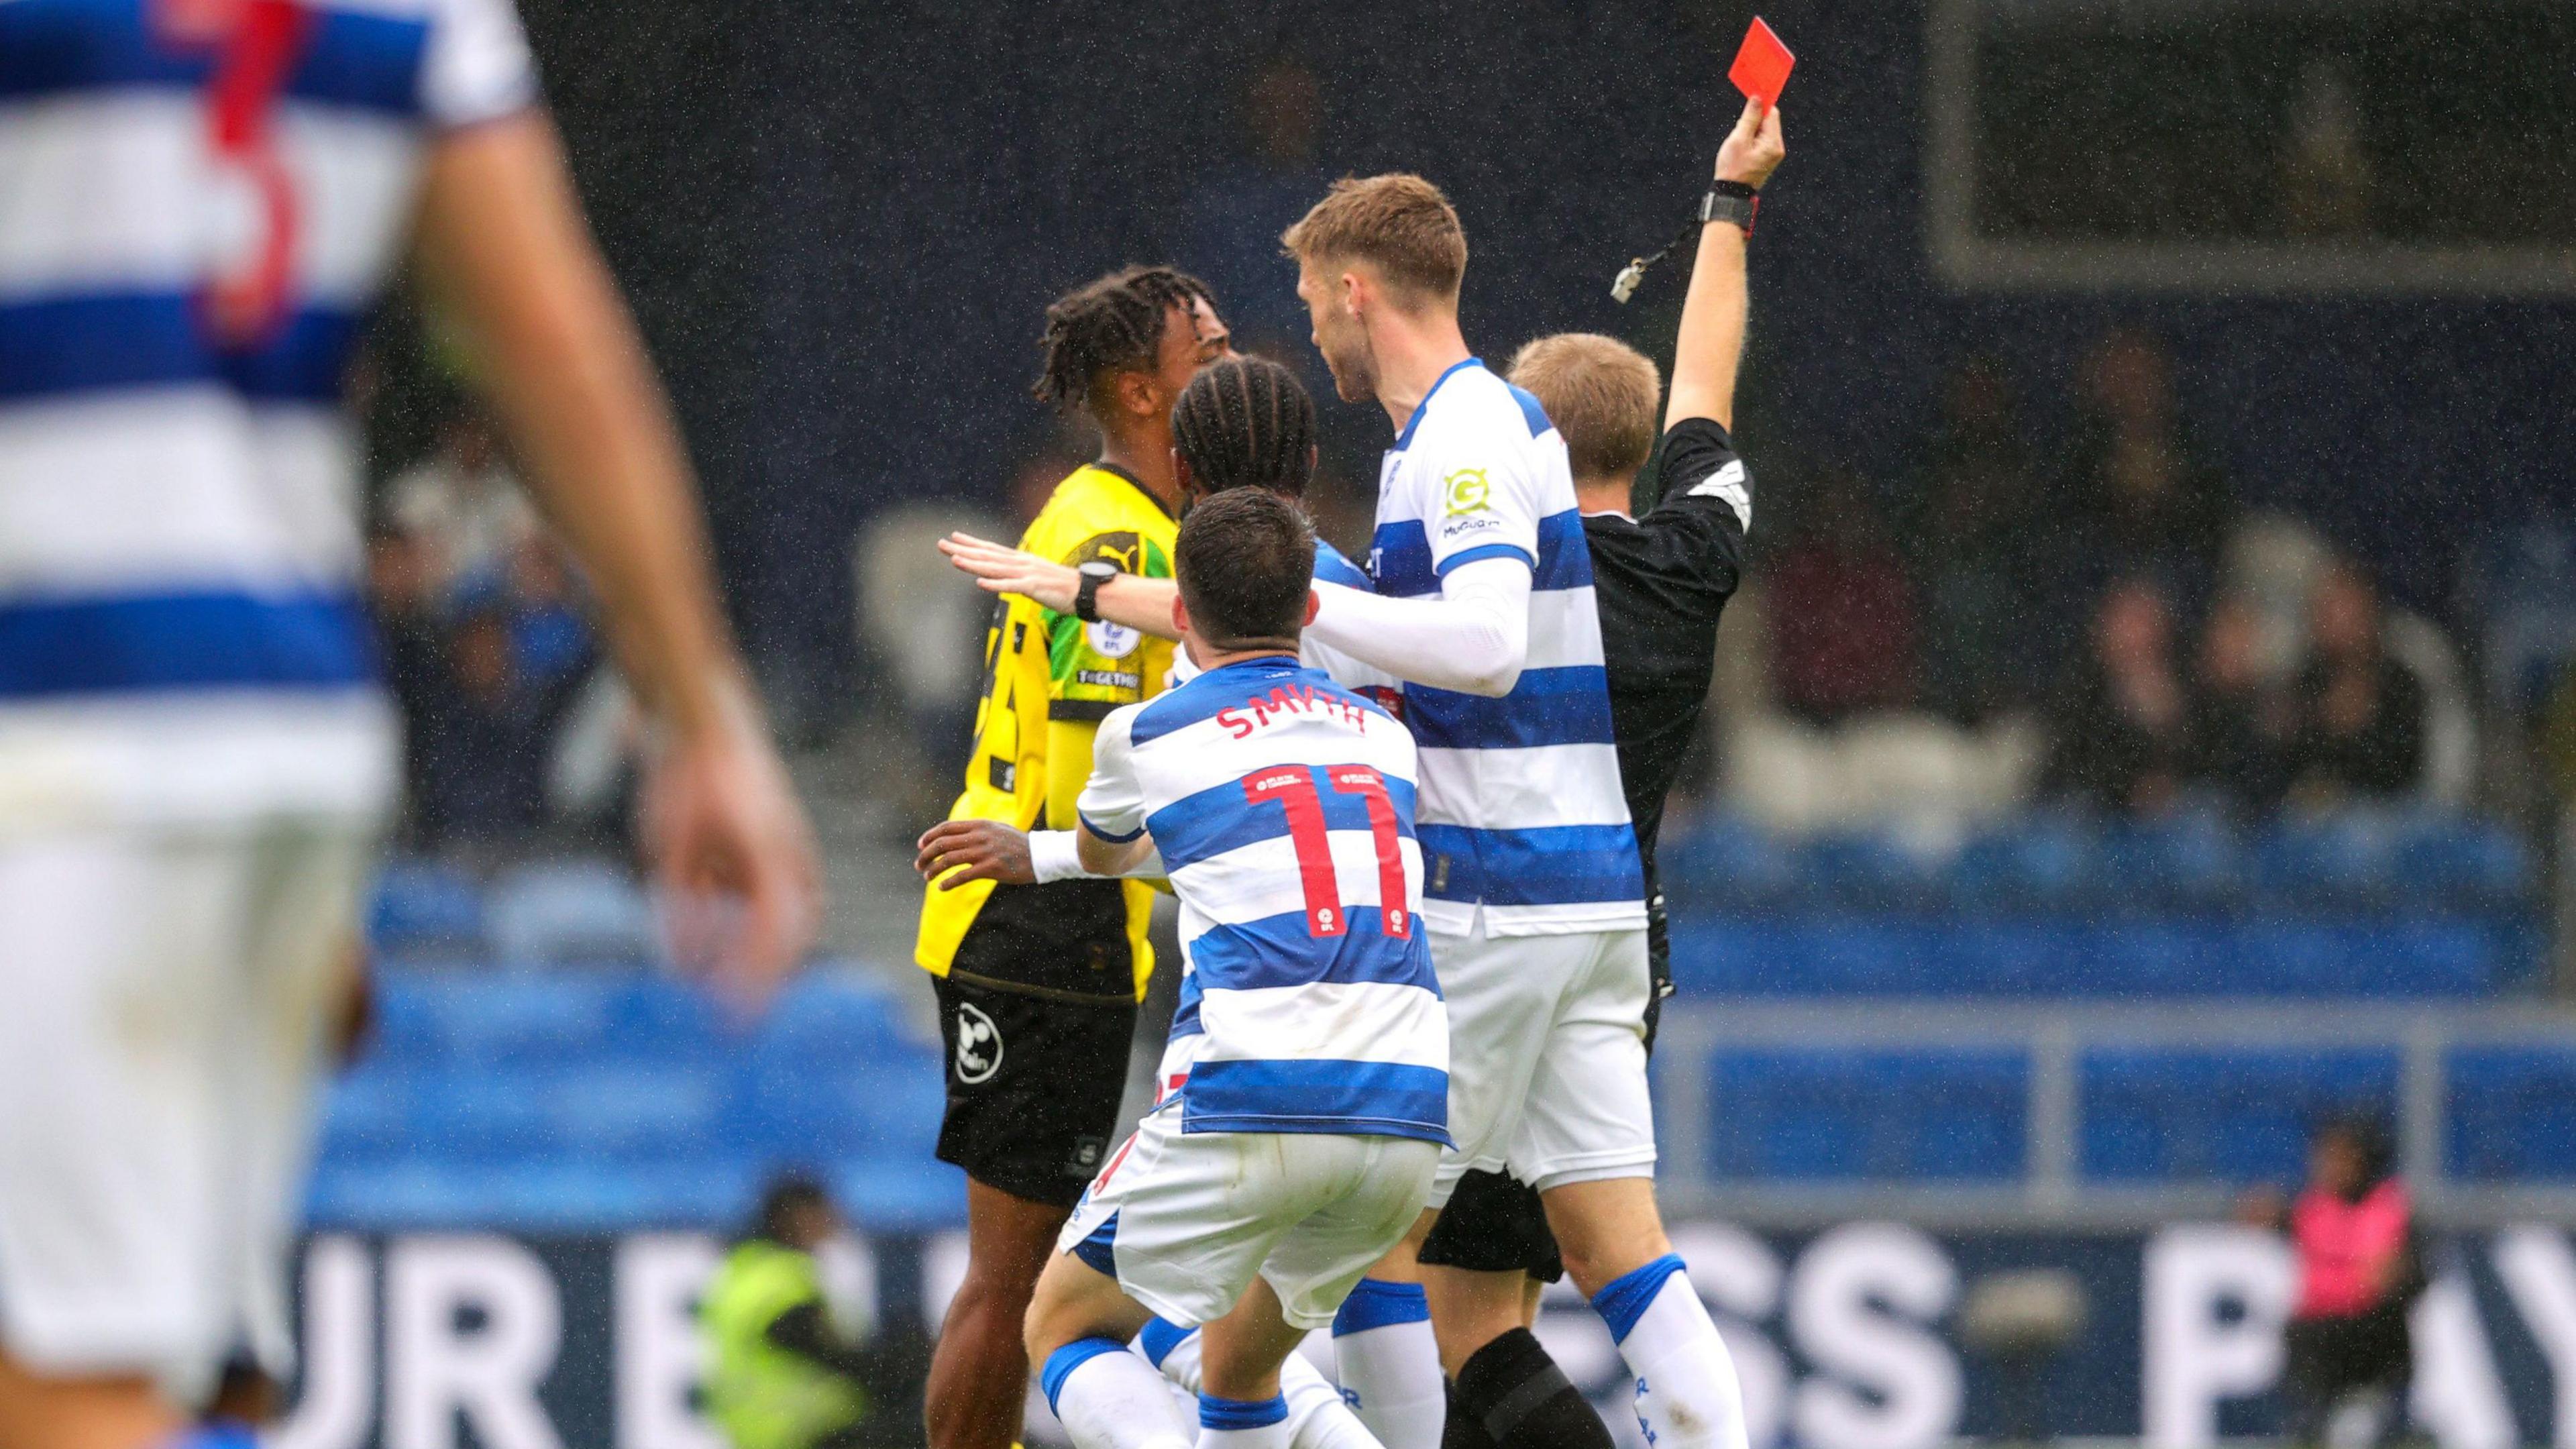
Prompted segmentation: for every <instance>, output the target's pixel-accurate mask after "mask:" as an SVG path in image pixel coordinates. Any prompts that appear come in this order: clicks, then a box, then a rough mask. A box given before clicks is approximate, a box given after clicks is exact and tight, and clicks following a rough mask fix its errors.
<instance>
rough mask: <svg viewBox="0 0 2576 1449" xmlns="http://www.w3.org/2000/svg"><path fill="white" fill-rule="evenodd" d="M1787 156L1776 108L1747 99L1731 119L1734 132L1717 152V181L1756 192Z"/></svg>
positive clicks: (1757, 99)
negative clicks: (1731, 183)
mask: <svg viewBox="0 0 2576 1449" xmlns="http://www.w3.org/2000/svg"><path fill="white" fill-rule="evenodd" d="M1788 155H1789V147H1788V143H1787V142H1785V141H1783V140H1781V138H1780V108H1779V107H1777V106H1767V107H1766V106H1764V105H1763V104H1762V99H1761V97H1759V96H1747V97H1746V98H1745V101H1744V114H1743V115H1741V116H1738V117H1736V118H1735V129H1734V130H1733V131H1732V132H1730V133H1728V135H1727V138H1726V142H1725V144H1724V145H1721V146H1719V147H1718V148H1717V179H1718V180H1720V181H1741V182H1743V183H1744V184H1745V185H1747V186H1752V187H1757V188H1758V187H1760V186H1761V185H1762V183H1763V182H1765V181H1768V180H1770V179H1771V173H1772V172H1774V171H1777V170H1779V169H1780V163H1781V162H1782V161H1783V160H1785V159H1787V157H1788Z"/></svg>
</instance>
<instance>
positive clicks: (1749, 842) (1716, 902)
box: [1655, 815, 1798, 911]
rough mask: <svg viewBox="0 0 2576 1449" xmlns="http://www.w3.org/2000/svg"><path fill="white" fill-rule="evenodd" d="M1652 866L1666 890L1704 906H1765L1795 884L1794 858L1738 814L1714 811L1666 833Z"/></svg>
mask: <svg viewBox="0 0 2576 1449" xmlns="http://www.w3.org/2000/svg"><path fill="white" fill-rule="evenodd" d="M1655 865H1656V869H1657V871H1658V872H1659V873H1660V875H1661V876H1662V878H1663V885H1664V892H1665V894H1666V895H1667V896H1669V897H1672V898H1674V899H1680V898H1683V897H1687V898H1688V899H1689V900H1690V901H1691V903H1692V904H1693V905H1694V906H1695V907H1697V908H1699V909H1703V910H1722V911H1743V910H1756V909H1767V908H1770V907H1774V906H1777V905H1779V904H1781V903H1782V902H1783V901H1786V900H1787V899H1788V898H1789V896H1790V894H1791V892H1792V891H1794V890H1795V889H1796V887H1797V883H1798V868H1797V862H1796V859H1795V858H1794V856H1793V855H1792V854H1791V853H1790V852H1789V851H1787V850H1785V849H1783V848H1782V847H1781V844H1780V842H1779V840H1778V838H1777V837H1775V836H1774V835H1772V834H1771V833H1770V832H1769V831H1766V830H1763V829H1760V828H1759V827H1757V826H1755V825H1753V824H1751V823H1750V822H1748V821H1746V820H1745V819H1744V818H1743V817H1741V816H1737V815H1717V816H1712V817H1709V818H1707V819H1704V820H1700V821H1697V822H1694V823H1693V824H1692V825H1691V826H1690V827H1689V828H1688V829H1685V830H1681V831H1678V832H1675V833H1674V834H1672V835H1668V836H1666V837H1665V838H1664V839H1663V840H1662V841H1661V842H1660V843H1659V845H1658V847H1657V849H1656V853H1655Z"/></svg>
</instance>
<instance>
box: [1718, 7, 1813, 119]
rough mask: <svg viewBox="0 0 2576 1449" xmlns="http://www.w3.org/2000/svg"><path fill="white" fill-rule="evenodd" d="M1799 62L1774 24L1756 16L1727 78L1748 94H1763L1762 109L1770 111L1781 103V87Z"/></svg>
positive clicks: (1787, 80) (1736, 54)
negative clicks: (1775, 29) (1777, 33)
mask: <svg viewBox="0 0 2576 1449" xmlns="http://www.w3.org/2000/svg"><path fill="white" fill-rule="evenodd" d="M1797 63H1798V58H1797V57H1796V56H1794V55H1791V54H1790V53H1789V47H1787V46H1785V45H1782V44H1781V43H1780V37H1779V36H1777V35H1774V34H1772V33H1771V27H1770V26H1768V25H1765V24H1763V23H1762V17H1761V16H1759V15H1756V16H1754V17H1753V28H1752V29H1751V30H1748V31H1746V32H1744V48H1743V49H1742V50H1739V51H1737V52H1736V53H1735V64H1734V65H1732V66H1730V67H1728V69H1727V72H1726V78H1727V79H1728V80H1731V81H1733V82H1735V88H1736V89H1737V90H1739V91H1742V92H1744V93H1745V94H1746V95H1748V96H1760V97H1761V98H1762V108H1763V109H1764V110H1769V109H1770V108H1772V107H1773V106H1776V105H1778V104H1780V88H1781V87H1782V86H1784V85H1787V84H1788V83H1789V67H1791V66H1793V65H1796V64H1797Z"/></svg>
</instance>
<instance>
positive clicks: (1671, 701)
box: [1583, 418, 1753, 995]
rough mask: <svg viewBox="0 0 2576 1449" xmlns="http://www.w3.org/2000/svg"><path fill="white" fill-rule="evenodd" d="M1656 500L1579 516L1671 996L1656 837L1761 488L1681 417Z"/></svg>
mask: <svg viewBox="0 0 2576 1449" xmlns="http://www.w3.org/2000/svg"><path fill="white" fill-rule="evenodd" d="M1654 485H1655V486H1654V490H1653V492H1654V496H1655V497H1657V498H1658V499H1659V500H1660V501H1659V502H1657V503H1656V504H1655V506H1654V508H1653V509H1652V510H1650V511H1649V512H1648V513H1647V514H1646V516H1645V517H1643V518H1635V519H1632V518H1625V517H1622V516H1620V515H1619V514H1615V513H1596V514H1593V515H1591V516H1589V517H1587V518H1585V519H1584V520H1583V535H1584V538H1585V540H1586V541H1587V542H1588V543H1589V544H1590V545H1591V550H1592V587H1593V598H1594V602H1595V606H1596V607H1597V608H1598V610H1599V611H1600V615H1601V654H1602V662H1603V663H1604V664H1605V665H1606V666H1607V667H1608V672H1609V676H1610V728H1611V733H1612V736H1613V737H1614V738H1615V739H1616V740H1617V741H1618V746H1619V778H1620V781H1621V784H1622V786H1623V788H1624V789H1625V791H1626V793H1627V796H1628V815H1629V818H1630V819H1632V820H1634V821H1635V822H1636V826H1637V851H1638V854H1639V855H1640V856H1642V857H1643V861H1644V865H1645V869H1646V903H1647V909H1648V912H1649V930H1648V933H1647V934H1648V941H1649V949H1650V950H1651V951H1652V953H1653V958H1654V967H1655V982H1656V991H1657V993H1658V994H1659V995H1660V994H1663V993H1666V992H1668V991H1669V990H1670V989H1671V987H1670V985H1669V982H1670V976H1671V968H1670V965H1669V958H1670V955H1671V947H1670V945H1669V943H1668V940H1667V938H1666V934H1665V929H1664V888H1663V883H1662V881H1661V880H1659V879H1658V878H1657V876H1656V873H1655V838H1656V836H1657V835H1658V834H1659V833H1660V832H1661V830H1662V828H1663V822H1664V797H1665V796H1666V795H1667V794H1669V793H1671V791H1672V788H1673V778H1674V776H1676V775H1678V774H1679V773H1681V767H1682V757H1683V756H1684V755H1685V754H1687V753H1688V752H1689V750H1690V744H1691V740H1692V739H1693V738H1694V737H1695V736H1696V735H1697V734H1698V732H1699V722H1700V715H1701V714H1702V713H1703V712H1704V711H1705V709H1706V708H1707V704H1708V685H1709V676H1710V674H1711V672H1712V671H1713V670H1714V669H1715V668H1716V667H1717V619H1718V615H1719V614H1720V613H1721V612H1723V611H1724V610H1725V608H1726V601H1727V600H1728V599H1731V598H1733V597H1735V588H1736V585H1737V584H1738V583H1739V582H1741V581H1742V579H1743V576H1744V532H1745V529H1746V527H1747V526H1748V525H1749V524H1750V523H1751V521H1752V516H1753V491H1752V490H1753V484H1752V480H1751V479H1750V478H1749V477H1747V476H1746V474H1745V471H1744V464H1743V462H1742V460H1740V459H1738V458H1737V457H1736V456H1735V443H1734V441H1733V440H1732V439H1730V438H1729V437H1727V435H1726V429H1724V428H1722V427H1719V426H1718V425H1717V423H1716V422H1715V421H1713V420H1711V419H1708V418H1685V419H1683V420H1682V421H1681V422H1678V423H1675V424H1674V425H1673V427H1672V430H1671V431H1670V432H1668V433H1666V434H1664V443H1663V448H1662V451H1661V453H1660V454H1659V456H1658V461H1657V463H1656V467H1655V475H1654Z"/></svg>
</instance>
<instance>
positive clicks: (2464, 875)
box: [2395, 817, 2533, 910]
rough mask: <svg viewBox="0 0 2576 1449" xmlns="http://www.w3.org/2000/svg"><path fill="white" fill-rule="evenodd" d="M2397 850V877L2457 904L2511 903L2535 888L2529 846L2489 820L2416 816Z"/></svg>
mask: <svg viewBox="0 0 2576 1449" xmlns="http://www.w3.org/2000/svg"><path fill="white" fill-rule="evenodd" d="M2395 854H2396V859H2395V874H2396V878H2397V879H2398V881H2399V882H2401V883H2402V884H2403V885H2405V886H2406V887H2407V888H2408V889H2409V890H2410V891H2412V892H2415V893H2419V894H2421V895H2424V896H2427V897H2429V898H2431V899H2432V900H2434V901H2436V902H2438V903H2440V904H2443V905H2445V906H2449V907H2451V908H2453V909H2470V910H2481V909H2496V908H2499V907H2512V906H2515V905H2517V904H2519V903H2521V902H2523V901H2524V900H2525V899H2526V898H2527V897H2528V896H2529V895H2530V892H2531V889H2532V881H2533V868H2532V863H2531V852H2530V850H2529V849H2528V848H2527V847H2526V846H2524V844H2523V843H2522V841H2521V840H2519V839H2517V838H2516V837H2515V836H2514V834H2513V832H2512V831H2510V830H2507V829H2506V828H2504V827H2503V826H2501V825H2497V824H2495V823H2493V822H2491V821H2485V820H2458V819H2446V818H2438V817H2437V818H2430V819H2424V820H2418V821H2415V822H2412V823H2411V824H2409V825H2408V826H2407V827H2406V828H2404V829H2403V830H2401V831H2400V833H2399V836H2398V840H2397V846H2396V852H2395Z"/></svg>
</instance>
